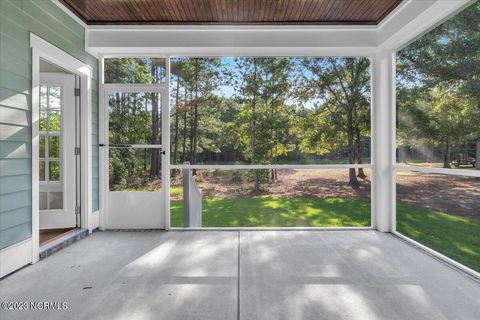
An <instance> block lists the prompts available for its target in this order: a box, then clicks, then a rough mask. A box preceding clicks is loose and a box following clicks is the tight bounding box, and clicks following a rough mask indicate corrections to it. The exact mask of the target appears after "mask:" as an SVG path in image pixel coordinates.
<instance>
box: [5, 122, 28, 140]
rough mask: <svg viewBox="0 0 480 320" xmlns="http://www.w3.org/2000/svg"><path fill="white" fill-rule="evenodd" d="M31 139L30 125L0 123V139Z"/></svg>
mask: <svg viewBox="0 0 480 320" xmlns="http://www.w3.org/2000/svg"><path fill="white" fill-rule="evenodd" d="M31 139H32V130H31V127H30V126H28V125H26V126H21V125H20V126H19V125H14V124H3V123H0V140H5V141H23V142H28V141H30V140H31Z"/></svg>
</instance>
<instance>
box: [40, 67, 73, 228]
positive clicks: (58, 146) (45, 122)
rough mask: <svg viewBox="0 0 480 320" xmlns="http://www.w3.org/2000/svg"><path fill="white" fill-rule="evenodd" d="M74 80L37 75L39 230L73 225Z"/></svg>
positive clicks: (58, 74) (53, 74)
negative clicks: (38, 90)
mask: <svg viewBox="0 0 480 320" xmlns="http://www.w3.org/2000/svg"><path fill="white" fill-rule="evenodd" d="M74 87H75V77H74V76H73V75H67V74H61V73H41V75H40V119H39V184H40V185H39V192H40V193H39V209H40V229H56V228H67V227H75V226H76V217H75V206H76V199H75V189H76V185H75V183H76V182H75V170H76V165H75V152H74V150H75V130H69V129H67V128H75V121H76V118H75V108H76V106H75V97H74Z"/></svg>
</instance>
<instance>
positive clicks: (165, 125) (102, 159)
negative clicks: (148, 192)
mask: <svg viewBox="0 0 480 320" xmlns="http://www.w3.org/2000/svg"><path fill="white" fill-rule="evenodd" d="M113 57H149V58H163V59H165V75H166V76H165V82H163V83H159V84H105V79H104V58H113ZM98 69H99V71H98V74H99V75H98V78H99V143H100V144H103V145H108V119H109V116H108V105H107V104H108V99H107V98H106V96H107V94H108V93H109V92H115V91H121V92H156V93H160V94H161V97H162V104H161V132H162V134H161V137H162V141H161V145H162V154H161V163H162V191H161V204H162V208H161V211H160V212H161V213H162V214H163V215H164V217H163V219H164V224H165V225H164V228H165V230H169V229H170V156H169V155H170V56H168V55H161V54H150V55H148V54H135V53H133V54H122V55H100V56H99V57H98ZM108 165H109V156H108V148H100V151H99V190H100V191H99V192H100V222H99V223H100V230H106V229H108V228H110V227H111V226H109V224H108V212H109V208H108V207H109V204H108V202H109V192H110V189H109V170H108ZM117 227H118V226H114V228H115V229H116V228H117Z"/></svg>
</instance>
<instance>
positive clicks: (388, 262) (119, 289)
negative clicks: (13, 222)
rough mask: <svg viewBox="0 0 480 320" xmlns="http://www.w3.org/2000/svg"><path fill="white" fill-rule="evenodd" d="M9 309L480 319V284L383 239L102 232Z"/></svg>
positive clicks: (23, 280) (369, 234)
mask: <svg viewBox="0 0 480 320" xmlns="http://www.w3.org/2000/svg"><path fill="white" fill-rule="evenodd" d="M239 244H240V245H239ZM0 301H17V302H18V301H54V302H63V301H65V302H67V305H68V309H67V310H55V311H52V310H48V311H25V310H23V311H9V310H0V318H1V319H2V320H6V319H139V320H141V319H160V320H169V319H176V320H181V319H205V320H215V319H222V320H228V319H245V320H247V319H248V320H256V319H262V320H268V319H272V320H273V319H275V320H282V319H285V320H287V319H288V320H295V319H315V320H317V319H368V320H372V319H416V320H418V319H435V320H441V319H472V320H473V319H475V320H477V319H479V318H480V283H479V282H476V281H474V280H472V279H471V278H469V277H467V276H466V275H465V274H463V273H460V272H458V271H456V270H453V269H451V268H450V267H448V266H446V265H444V264H443V263H441V262H439V261H437V260H435V259H433V258H432V257H430V256H428V255H426V254H424V253H423V252H421V251H418V250H417V249H415V248H413V247H411V246H409V245H407V244H406V243H404V242H403V241H401V240H399V239H398V238H395V237H394V236H392V235H389V234H382V233H379V232H375V231H243V232H236V231H235V232H234V231H223V232H222V231H218V232H217V231H198V232H195V231H190V232H168V233H165V232H98V233H95V234H93V235H91V236H89V237H87V238H86V239H84V240H82V241H80V242H78V243H75V244H73V245H72V246H70V247H67V248H65V249H63V250H62V251H60V252H58V253H56V254H54V255H53V256H51V257H48V258H47V259H45V260H43V261H40V262H39V263H37V264H35V265H33V266H29V267H27V268H24V269H22V270H20V271H19V272H17V273H15V274H13V275H11V276H9V277H7V278H5V279H3V280H2V281H0Z"/></svg>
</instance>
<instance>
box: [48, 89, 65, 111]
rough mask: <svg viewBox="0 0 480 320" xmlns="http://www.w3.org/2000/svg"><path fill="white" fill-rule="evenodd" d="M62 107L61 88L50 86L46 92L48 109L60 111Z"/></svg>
mask: <svg viewBox="0 0 480 320" xmlns="http://www.w3.org/2000/svg"><path fill="white" fill-rule="evenodd" d="M61 107H62V87H56V86H50V87H49V90H48V108H49V109H60V108H61Z"/></svg>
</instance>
